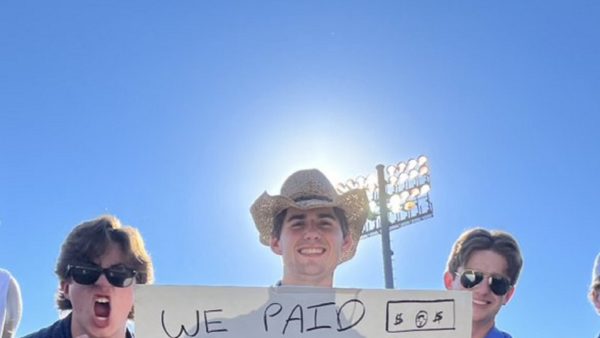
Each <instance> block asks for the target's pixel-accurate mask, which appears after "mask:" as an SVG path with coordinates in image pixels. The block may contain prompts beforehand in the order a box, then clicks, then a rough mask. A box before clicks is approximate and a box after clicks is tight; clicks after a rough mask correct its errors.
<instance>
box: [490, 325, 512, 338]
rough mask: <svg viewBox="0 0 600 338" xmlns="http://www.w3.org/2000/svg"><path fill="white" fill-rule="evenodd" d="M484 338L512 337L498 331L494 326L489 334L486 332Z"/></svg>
mask: <svg viewBox="0 0 600 338" xmlns="http://www.w3.org/2000/svg"><path fill="white" fill-rule="evenodd" d="M485 338H512V336H511V335H509V334H508V333H506V332H502V331H500V330H498V329H497V328H496V327H495V326H494V327H492V329H491V330H490V332H488V334H487V335H485Z"/></svg>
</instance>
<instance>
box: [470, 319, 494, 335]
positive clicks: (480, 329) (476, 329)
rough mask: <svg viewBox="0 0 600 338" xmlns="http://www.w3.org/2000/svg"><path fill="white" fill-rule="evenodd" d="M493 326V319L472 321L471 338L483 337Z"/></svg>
mask: <svg viewBox="0 0 600 338" xmlns="http://www.w3.org/2000/svg"><path fill="white" fill-rule="evenodd" d="M492 327H494V321H493V320H492V321H489V322H484V323H477V322H473V331H472V332H471V338H484V337H485V336H486V335H487V334H488V332H490V330H491V329H492Z"/></svg>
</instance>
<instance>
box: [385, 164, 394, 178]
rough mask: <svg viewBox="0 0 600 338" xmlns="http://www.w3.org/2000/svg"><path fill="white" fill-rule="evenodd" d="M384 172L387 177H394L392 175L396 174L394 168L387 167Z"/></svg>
mask: <svg viewBox="0 0 600 338" xmlns="http://www.w3.org/2000/svg"><path fill="white" fill-rule="evenodd" d="M386 170H387V173H388V175H389V176H392V175H394V173H396V166H393V165H388V167H387V169H386Z"/></svg>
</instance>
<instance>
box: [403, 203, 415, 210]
mask: <svg viewBox="0 0 600 338" xmlns="http://www.w3.org/2000/svg"><path fill="white" fill-rule="evenodd" d="M416 206H417V204H416V203H415V202H413V201H408V202H406V203H404V207H403V209H404V210H406V211H411V210H412V209H414V208H415V207H416Z"/></svg>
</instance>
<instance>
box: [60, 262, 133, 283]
mask: <svg viewBox="0 0 600 338" xmlns="http://www.w3.org/2000/svg"><path fill="white" fill-rule="evenodd" d="M102 274H104V276H106V279H107V280H108V282H109V283H110V284H111V285H113V286H116V287H118V288H126V287H128V286H130V285H131V284H133V281H134V280H135V275H136V274H137V271H135V270H133V269H128V268H125V267H111V268H106V269H102V268H101V267H99V266H81V265H70V264H69V265H67V277H69V276H70V277H72V278H73V280H74V281H75V282H76V283H77V284H81V285H92V284H94V283H96V281H97V280H98V278H100V275H102Z"/></svg>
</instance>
